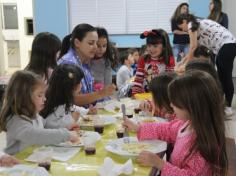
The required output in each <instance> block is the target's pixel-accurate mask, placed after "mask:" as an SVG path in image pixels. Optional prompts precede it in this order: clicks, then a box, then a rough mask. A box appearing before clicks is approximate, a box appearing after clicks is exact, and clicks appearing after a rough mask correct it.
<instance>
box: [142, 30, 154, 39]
mask: <svg viewBox="0 0 236 176" xmlns="http://www.w3.org/2000/svg"><path fill="white" fill-rule="evenodd" d="M150 34H152V35H157V34H156V33H155V32H154V31H153V30H151V31H144V32H143V33H142V34H140V38H141V39H144V38H146V37H147V36H149V35H150Z"/></svg>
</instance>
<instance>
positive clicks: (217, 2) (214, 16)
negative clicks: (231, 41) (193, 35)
mask: <svg viewBox="0 0 236 176" xmlns="http://www.w3.org/2000/svg"><path fill="white" fill-rule="evenodd" d="M209 9H210V15H209V16H208V19H210V20H213V21H216V22H217V23H219V24H221V25H222V26H224V27H225V28H227V29H228V23H229V20H228V16H227V14H226V13H224V12H222V1H221V0H211V2H210V6H209Z"/></svg>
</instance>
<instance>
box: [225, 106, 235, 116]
mask: <svg viewBox="0 0 236 176" xmlns="http://www.w3.org/2000/svg"><path fill="white" fill-rule="evenodd" d="M225 115H226V117H229V116H232V115H233V110H232V107H225Z"/></svg>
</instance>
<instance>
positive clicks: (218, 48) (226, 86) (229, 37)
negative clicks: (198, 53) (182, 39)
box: [176, 14, 236, 116]
mask: <svg viewBox="0 0 236 176" xmlns="http://www.w3.org/2000/svg"><path fill="white" fill-rule="evenodd" d="M177 24H178V26H179V27H180V28H181V29H182V30H183V31H186V32H188V33H189V37H190V50H189V52H188V54H187V55H186V56H185V58H184V59H183V62H182V63H181V64H180V65H179V66H178V67H177V69H176V71H178V72H181V71H183V70H184V67H185V64H186V63H187V62H188V61H189V60H191V59H192V58H193V53H194V51H195V49H196V48H197V46H198V44H200V45H203V46H206V47H208V48H209V49H210V50H212V51H213V53H214V54H215V55H216V66H217V72H218V75H219V79H220V82H221V85H222V89H223V92H224V94H225V99H226V101H227V107H226V108H225V113H226V114H227V115H228V116H230V115H232V114H233V111H232V107H231V105H232V100H233V95H234V84H233V79H232V72H233V65H234V58H235V56H236V38H235V37H234V35H233V34H232V33H231V32H230V31H229V30H227V29H226V28H224V27H223V26H221V25H219V24H218V23H216V22H214V21H212V20H208V19H203V20H197V19H196V17H195V16H193V15H191V14H182V15H180V16H179V17H178V18H177Z"/></svg>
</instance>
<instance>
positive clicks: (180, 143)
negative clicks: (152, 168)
mask: <svg viewBox="0 0 236 176" xmlns="http://www.w3.org/2000/svg"><path fill="white" fill-rule="evenodd" d="M188 124H189V122H188V121H187V122H185V121H182V120H179V119H176V120H172V121H170V122H167V123H143V124H141V125H140V128H139V131H138V134H137V135H138V136H137V137H138V139H139V140H144V139H160V140H164V141H166V142H168V143H174V150H173V152H172V154H171V158H170V162H166V163H165V164H164V167H163V168H162V170H161V175H162V176H167V175H168V176H170V175H171V176H212V171H211V169H210V165H209V164H208V163H207V162H206V161H205V159H204V158H203V157H202V156H201V154H200V153H199V152H198V151H197V152H194V153H193V154H191V156H190V157H188V159H187V160H185V156H186V155H187V154H188V152H189V150H190V147H191V144H192V143H193V141H194V140H195V137H196V136H195V133H194V132H193V131H184V132H181V130H182V129H183V128H185V127H186V126H187V125H188Z"/></svg>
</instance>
